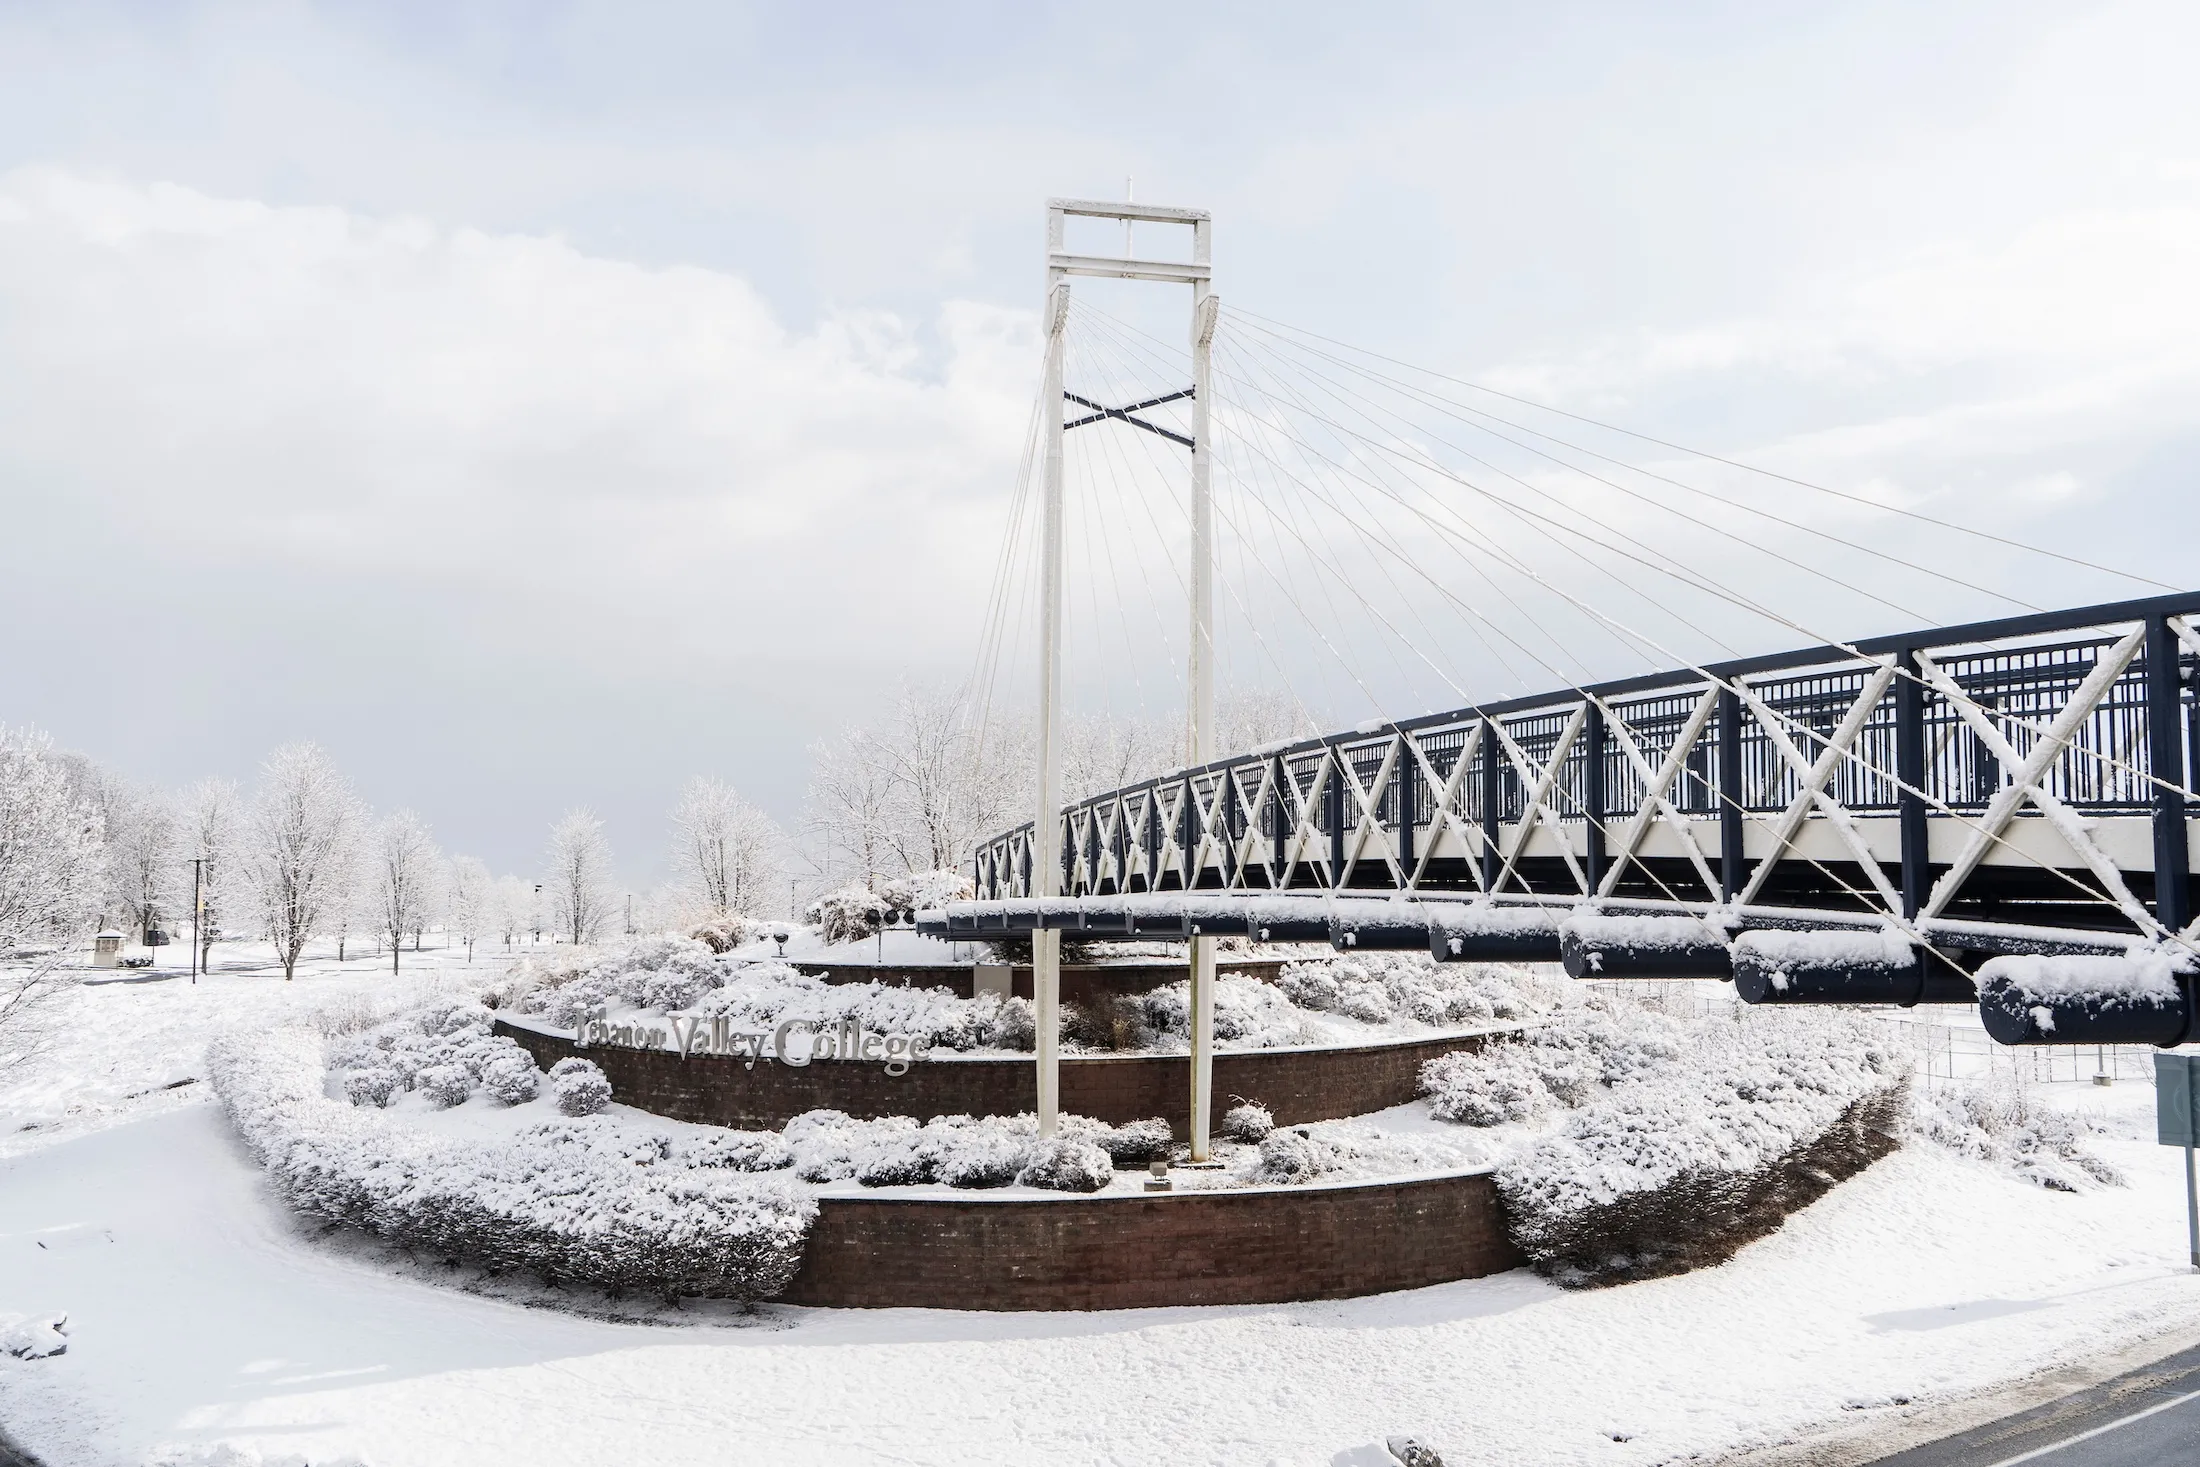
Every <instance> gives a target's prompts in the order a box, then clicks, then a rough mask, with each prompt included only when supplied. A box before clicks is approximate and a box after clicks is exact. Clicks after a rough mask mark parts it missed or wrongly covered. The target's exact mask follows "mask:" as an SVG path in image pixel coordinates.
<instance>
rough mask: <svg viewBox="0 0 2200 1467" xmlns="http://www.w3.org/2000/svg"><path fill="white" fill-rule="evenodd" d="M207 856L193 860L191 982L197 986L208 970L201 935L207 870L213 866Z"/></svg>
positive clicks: (204, 917)
mask: <svg viewBox="0 0 2200 1467" xmlns="http://www.w3.org/2000/svg"><path fill="white" fill-rule="evenodd" d="M213 864H214V863H213V860H212V858H210V857H207V856H193V857H192V858H191V981H192V983H193V984H196V983H197V982H198V981H199V974H200V973H202V972H204V971H205V969H206V961H205V956H204V954H205V950H206V949H205V939H204V938H203V937H202V936H201V935H200V934H201V933H202V932H203V931H204V930H205V926H206V882H205V874H206V868H207V867H209V866H211V865H213Z"/></svg>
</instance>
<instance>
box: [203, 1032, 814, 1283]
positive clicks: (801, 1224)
mask: <svg viewBox="0 0 2200 1467" xmlns="http://www.w3.org/2000/svg"><path fill="white" fill-rule="evenodd" d="M208 1077H209V1078H210V1079H211V1080H212V1082H213V1085H214V1089H215V1091H216V1093H217V1094H219V1095H220V1097H221V1099H222V1103H223V1105H224V1106H225V1107H226V1108H227V1110H228V1112H229V1115H230V1118H231V1120H232V1121H233V1122H234V1123H235V1124H236V1126H237V1129H238V1131H239V1133H240V1134H241V1135H242V1136H243V1137H244V1140H245V1143H246V1145H247V1146H249V1147H250V1148H251V1150H252V1152H253V1154H254V1155H255V1156H257V1157H258V1158H259V1160H260V1162H261V1163H262V1164H263V1165H264V1166H266V1167H267V1169H268V1172H269V1175H270V1177H271V1178H272V1179H273V1181H274V1183H275V1185H276V1187H277V1188H278V1189H279V1190H280V1191H281V1192H282V1194H283V1195H284V1197H285V1198H286V1199H287V1200H288V1201H289V1202H290V1204H291V1205H292V1206H293V1207H295V1208H297V1209H298V1210H299V1211H301V1212H303V1213H305V1214H306V1215H308V1216H311V1217H316V1218H320V1219H323V1220H326V1221H329V1222H333V1223H339V1224H343V1225H346V1226H350V1227H356V1228H360V1229H362V1230H364V1231H367V1232H369V1233H372V1234H374V1235H375V1236H378V1237H381V1238H383V1239H385V1240H387V1241H389V1242H391V1243H393V1244H397V1245H399V1246H401V1247H405V1248H412V1249H419V1250H422V1251H424V1252H427V1253H429V1254H431V1255H433V1256H437V1257H443V1258H453V1259H461V1260H465V1261H469V1262H472V1263H475V1264H478V1265H481V1266H483V1267H486V1268H489V1269H491V1270H493V1271H494V1270H513V1269H525V1270H530V1271H533V1272H536V1273H539V1274H541V1275H543V1276H545V1277H547V1278H552V1279H571V1280H577V1281H579V1282H582V1283H587V1284H592V1285H596V1286H599V1287H603V1288H606V1289H611V1290H614V1291H624V1290H647V1291H651V1292H655V1293H659V1294H663V1295H665V1296H667V1297H677V1296H681V1295H701V1296H710V1297H721V1298H737V1299H768V1298H771V1297H774V1296H775V1295H777V1294H779V1293H781V1292H783V1291H784V1290H785V1289H786V1287H787V1285H788V1283H789V1282H791V1281H792V1280H793V1278H794V1274H795V1270H796V1268H797V1267H798V1266H799V1265H800V1263H801V1260H802V1241H803V1238H804V1237H805V1236H806V1235H807V1233H808V1231H809V1228H810V1224H811V1223H812V1221H814V1220H815V1218H816V1216H817V1207H816V1204H815V1203H814V1202H813V1201H811V1200H810V1199H809V1198H808V1197H807V1196H806V1195H804V1194H802V1193H801V1192H800V1191H798V1190H796V1189H794V1188H791V1187H789V1186H787V1185H785V1184H784V1183H780V1182H775V1181H773V1180H771V1179H763V1178H753V1177H748V1176H743V1175H740V1174H738V1173H736V1172H733V1171H730V1170H728V1169H725V1168H722V1167H709V1168H697V1167H694V1166H691V1165H688V1164H686V1163H685V1162H684V1161H683V1160H682V1159H681V1157H680V1155H679V1150H680V1148H678V1147H676V1146H673V1145H672V1144H671V1143H670V1141H669V1139H668V1138H667V1137H665V1136H664V1135H663V1134H662V1133H657V1132H651V1131H642V1130H637V1129H634V1128H630V1127H626V1126H623V1125H621V1124H620V1123H618V1122H614V1121H612V1120H610V1119H609V1118H601V1119H595V1120H585V1121H565V1122H557V1123H553V1124H549V1125H542V1126H536V1127H533V1128H531V1129H530V1130H528V1131H525V1132H522V1133H521V1134H520V1135H518V1136H515V1137H513V1138H510V1139H509V1140H494V1141H491V1140H471V1139H462V1138H457V1137H450V1136H444V1135H438V1134H435V1133H433V1132H429V1131H424V1130H422V1129H420V1128H419V1127H417V1126H409V1125H406V1124H405V1123H404V1122H403V1121H402V1120H401V1119H399V1118H398V1117H397V1116H396V1115H394V1114H392V1113H391V1112H388V1111H382V1110H375V1109H369V1108H364V1107H354V1106H350V1105H346V1104H344V1103H342V1102H340V1101H334V1100H330V1099H329V1098H328V1097H327V1096H326V1095H324V1094H323V1092H322V1085H323V1080H324V1069H323V1050H322V1044H321V1040H320V1038H319V1036H317V1035H315V1034H313V1033H312V1032H310V1031H308V1030H303V1029H282V1030H277V1031H275V1032H274V1033H272V1034H259V1035H253V1036H249V1037H247V1036H242V1035H237V1036H231V1037H228V1038H224V1039H221V1040H219V1041H217V1042H216V1043H215V1044H214V1045H213V1047H212V1048H211V1049H210V1051H209V1052H208Z"/></svg>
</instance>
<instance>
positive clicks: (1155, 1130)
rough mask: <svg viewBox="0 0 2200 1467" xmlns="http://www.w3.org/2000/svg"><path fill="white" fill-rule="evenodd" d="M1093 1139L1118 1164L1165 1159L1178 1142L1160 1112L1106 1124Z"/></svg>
mask: <svg viewBox="0 0 2200 1467" xmlns="http://www.w3.org/2000/svg"><path fill="white" fill-rule="evenodd" d="M1090 1139H1091V1140H1092V1142H1093V1144H1094V1145H1096V1146H1098V1147H1099V1148H1100V1149H1101V1150H1102V1151H1105V1152H1106V1153H1107V1154H1108V1159H1109V1160H1110V1161H1112V1162H1114V1163H1115V1164H1116V1165H1117V1166H1145V1165H1146V1164H1147V1163H1149V1162H1156V1161H1164V1160H1166V1159H1167V1158H1168V1155H1169V1151H1170V1149H1171V1148H1172V1147H1173V1146H1175V1144H1176V1137H1175V1135H1174V1134H1173V1133H1172V1132H1171V1131H1170V1130H1169V1123H1168V1122H1167V1121H1165V1120H1162V1119H1161V1118H1160V1117H1159V1116H1156V1117H1154V1118H1153V1119H1152V1120H1146V1121H1131V1122H1129V1123H1128V1124H1125V1125H1121V1126H1104V1127H1101V1128H1100V1131H1099V1134H1097V1135H1094V1136H1092V1137H1091V1138H1090Z"/></svg>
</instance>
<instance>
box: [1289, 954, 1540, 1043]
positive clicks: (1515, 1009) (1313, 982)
mask: <svg viewBox="0 0 2200 1467" xmlns="http://www.w3.org/2000/svg"><path fill="white" fill-rule="evenodd" d="M1551 981H1552V980H1549V979H1542V978H1538V977H1537V976H1536V975H1535V974H1533V973H1531V972H1530V971H1529V970H1528V969H1525V968H1520V967H1511V966H1506V965H1503V964H1492V963H1439V962H1437V961H1436V960H1435V959H1433V958H1431V957H1430V956H1429V955H1428V954H1426V953H1404V952H1364V953H1348V954H1345V955H1344V956H1342V957H1336V958H1323V959H1318V960H1315V961H1312V962H1304V963H1286V964H1284V965H1283V970H1282V972H1281V973H1279V974H1278V975H1277V977H1276V987H1277V988H1278V989H1280V990H1281V991H1282V992H1283V994H1284V996H1285V997H1287V998H1289V999H1290V1000H1291V1002H1292V1003H1294V1004H1296V1005H1298V1006H1299V1007H1300V1008H1302V1009H1312V1010H1315V1011H1316V1012H1320V1013H1337V1014H1343V1015H1344V1016H1345V1017H1347V1018H1351V1019H1357V1020H1359V1021H1360V1022H1361V1023H1363V1024H1387V1023H1390V1022H1391V1021H1393V1020H1395V1019H1397V1018H1400V1017H1404V1018H1408V1019H1411V1020H1413V1021H1414V1022H1415V1023H1419V1024H1428V1025H1433V1026H1437V1027H1457V1026H1460V1025H1466V1024H1486V1023H1489V1022H1491V1021H1493V1020H1515V1019H1527V1018H1533V1017H1534V1016H1535V1015H1537V1014H1538V1013H1541V1012H1542V1011H1543V1010H1544V1009H1547V1008H1549V1007H1551V1004H1552V998H1551V995H1550V994H1548V993H1547V992H1546V991H1545V990H1546V988H1547V987H1548V985H1549V984H1550V983H1551Z"/></svg>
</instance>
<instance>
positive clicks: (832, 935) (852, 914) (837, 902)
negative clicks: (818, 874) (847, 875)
mask: <svg viewBox="0 0 2200 1467" xmlns="http://www.w3.org/2000/svg"><path fill="white" fill-rule="evenodd" d="M802 920H803V921H805V922H807V923H809V924H810V925H811V926H812V927H815V928H816V929H817V935H818V936H819V937H821V938H823V939H824V940H825V941H827V942H861V941H862V940H863V939H864V938H866V937H870V936H871V935H873V934H874V933H876V932H877V931H878V930H879V928H880V927H882V926H884V925H885V922H886V902H885V899H884V898H882V897H880V896H879V894H878V893H877V892H875V891H872V890H871V889H870V888H869V887H864V886H844V887H842V888H840V890H838V891H829V892H827V893H825V895H823V896H821V897H819V898H818V899H817V900H816V901H814V902H812V903H810V904H809V905H808V906H807V907H804V908H803V909H802Z"/></svg>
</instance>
